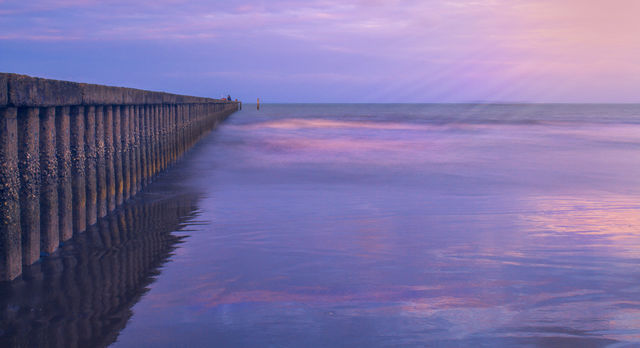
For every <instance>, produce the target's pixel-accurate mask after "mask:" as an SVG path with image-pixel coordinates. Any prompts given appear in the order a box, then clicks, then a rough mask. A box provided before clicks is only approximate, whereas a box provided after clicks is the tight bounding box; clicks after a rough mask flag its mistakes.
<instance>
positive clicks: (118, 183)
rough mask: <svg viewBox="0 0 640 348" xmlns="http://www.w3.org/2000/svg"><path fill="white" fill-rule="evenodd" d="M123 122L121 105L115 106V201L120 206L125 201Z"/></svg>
mask: <svg viewBox="0 0 640 348" xmlns="http://www.w3.org/2000/svg"><path fill="white" fill-rule="evenodd" d="M121 123H122V119H121V118H120V106H114V107H113V133H112V134H113V170H114V175H113V177H114V180H115V201H116V206H119V205H121V204H122V202H123V197H122V190H123V186H124V183H123V179H122V152H123V151H122V141H121V139H122V134H121V130H120V128H121Z"/></svg>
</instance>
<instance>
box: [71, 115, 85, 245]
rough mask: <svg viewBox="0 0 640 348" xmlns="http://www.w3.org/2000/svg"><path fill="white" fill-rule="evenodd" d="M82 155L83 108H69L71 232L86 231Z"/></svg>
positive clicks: (83, 156)
mask: <svg viewBox="0 0 640 348" xmlns="http://www.w3.org/2000/svg"><path fill="white" fill-rule="evenodd" d="M84 163H85V155H84V107H82V106H74V107H72V108H71V168H72V187H73V231H74V233H80V232H84V231H85V230H86V229H87V196H86V192H87V191H86V184H85V167H84Z"/></svg>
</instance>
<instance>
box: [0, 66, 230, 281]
mask: <svg viewBox="0 0 640 348" xmlns="http://www.w3.org/2000/svg"><path fill="white" fill-rule="evenodd" d="M238 106H239V105H238V104H237V103H229V102H224V101H220V100H215V99H208V98H198V97H190V96H180V95H175V94H169V93H163V92H150V91H143V90H138V89H131V88H121V87H109V86H100V85H92V84H83V83H75V82H68V81H56V80H46V79H40V78H33V77H29V76H24V75H16V74H4V73H0V146H1V148H0V166H1V168H0V179H1V180H2V181H0V194H1V196H0V214H1V216H0V218H1V220H0V281H4V280H10V279H14V278H15V277H16V276H17V275H19V274H20V273H21V271H22V266H23V265H28V264H31V263H34V262H35V261H37V260H38V259H39V258H40V255H41V254H44V255H46V254H48V253H51V252H53V251H55V249H56V248H57V247H58V245H59V244H60V243H64V242H65V241H67V240H68V239H70V238H71V237H72V236H73V234H74V233H80V232H83V231H85V230H86V229H87V227H89V226H92V225H96V224H99V223H100V221H101V220H100V218H101V217H107V216H108V214H109V212H110V211H114V210H116V208H117V207H118V206H119V205H122V204H123V202H124V201H125V200H126V199H128V198H130V197H133V196H135V195H136V194H137V193H138V192H140V191H141V190H143V189H144V187H145V186H146V185H148V184H149V183H151V182H152V181H153V179H154V177H155V176H157V175H158V174H159V173H160V172H161V171H163V170H165V169H166V168H169V167H171V166H173V165H174V164H175V163H176V161H177V160H178V159H179V158H180V157H182V155H183V154H184V152H185V151H187V149H188V148H189V147H190V146H192V145H193V144H194V143H195V142H196V141H197V140H198V139H200V138H202V137H203V136H204V134H205V133H206V132H207V131H208V130H209V129H211V128H212V127H214V126H215V125H217V124H218V123H219V122H220V121H221V120H222V119H224V118H226V116H227V115H228V114H230V113H231V112H233V111H234V110H237V109H238ZM115 223H116V224H118V227H119V228H122V226H120V225H122V224H124V220H118V221H116V222H115ZM122 237H123V238H126V236H122ZM106 242H108V241H106ZM80 252H82V251H80ZM134 266H135V265H134V264H131V265H126V267H134ZM29 269H33V267H30V268H29ZM127 281H128V280H127V279H122V280H121V282H122V283H126V282H127Z"/></svg>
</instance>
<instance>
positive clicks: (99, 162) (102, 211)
mask: <svg viewBox="0 0 640 348" xmlns="http://www.w3.org/2000/svg"><path fill="white" fill-rule="evenodd" d="M105 117H106V116H105V107H103V106H96V141H95V144H96V196H97V198H96V200H97V202H96V205H97V217H98V218H101V217H104V216H106V215H107V212H108V209H109V207H108V203H107V202H108V201H107V189H108V187H107V162H106V158H105V147H106V145H105V132H104V125H105Z"/></svg>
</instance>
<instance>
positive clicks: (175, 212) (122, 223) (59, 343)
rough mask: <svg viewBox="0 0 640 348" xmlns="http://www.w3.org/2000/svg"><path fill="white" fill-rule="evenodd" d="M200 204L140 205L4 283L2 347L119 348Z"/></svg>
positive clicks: (0, 291) (182, 199)
mask: <svg viewBox="0 0 640 348" xmlns="http://www.w3.org/2000/svg"><path fill="white" fill-rule="evenodd" d="M195 204H196V198H195V197H194V196H192V195H182V196H177V197H176V196H174V197H171V198H164V199H162V200H151V199H149V198H147V199H146V200H144V199H143V200H139V201H137V202H132V203H131V204H129V205H126V206H124V207H123V208H122V209H121V210H120V211H118V212H117V213H115V214H113V216H110V217H108V218H104V219H101V220H100V221H99V222H98V224H97V225H96V226H93V228H91V229H89V230H88V231H87V232H86V233H83V234H80V235H77V236H75V237H74V239H73V240H72V241H71V242H69V243H67V244H65V245H64V246H63V248H62V249H61V250H60V251H59V252H58V253H57V254H56V255H54V256H52V257H49V258H45V259H43V261H42V262H41V263H38V264H35V265H33V266H32V267H30V268H28V269H27V270H26V271H25V272H24V274H23V276H22V279H18V280H16V281H14V282H11V283H3V284H1V285H0V329H1V330H0V346H2V347H49V346H51V347H102V346H107V345H109V344H111V343H113V342H114V341H115V340H116V338H117V337H118V334H119V332H120V330H122V329H123V328H124V327H125V325H126V323H127V321H128V320H129V318H130V317H131V315H132V311H131V308H132V307H133V305H134V304H135V303H137V302H138V301H139V299H140V297H141V296H142V295H143V294H144V293H145V292H146V291H147V290H148V288H147V286H148V285H149V284H150V283H152V282H153V281H154V279H155V276H157V275H158V274H159V273H160V268H161V267H162V265H163V264H164V263H165V262H166V261H167V260H168V258H169V257H170V256H171V254H172V251H173V250H174V249H175V248H176V246H177V244H178V243H180V242H181V239H182V238H184V237H179V236H175V235H173V234H172V232H173V231H176V230H177V229H179V228H180V227H181V225H182V224H183V223H185V222H186V221H187V220H189V219H190V218H191V216H192V215H193V212H194V210H195Z"/></svg>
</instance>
